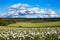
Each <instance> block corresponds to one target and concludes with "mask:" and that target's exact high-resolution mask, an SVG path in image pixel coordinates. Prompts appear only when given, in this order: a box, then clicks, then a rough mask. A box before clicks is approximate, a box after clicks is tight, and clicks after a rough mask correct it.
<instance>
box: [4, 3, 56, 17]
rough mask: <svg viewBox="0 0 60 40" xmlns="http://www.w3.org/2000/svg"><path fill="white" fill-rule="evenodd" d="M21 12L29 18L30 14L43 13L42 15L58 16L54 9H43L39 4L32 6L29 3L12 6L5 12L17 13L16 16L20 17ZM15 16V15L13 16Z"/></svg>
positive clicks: (9, 13) (8, 13)
mask: <svg viewBox="0 0 60 40" xmlns="http://www.w3.org/2000/svg"><path fill="white" fill-rule="evenodd" d="M19 12H20V14H26V15H25V16H24V17H28V18H31V17H32V16H31V15H30V14H43V15H42V17H49V16H50V17H56V16H57V14H56V12H55V11H53V10H52V9H44V8H43V9H41V8H39V7H38V6H37V7H31V6H30V5H28V4H21V3H19V4H14V5H12V6H10V7H9V9H8V12H6V14H4V15H17V16H16V17H18V14H19ZM27 14H28V15H27ZM46 14H48V15H46ZM13 17H15V16H13ZM21 17H22V16H21ZM36 17H38V16H36ZM40 17H41V16H40Z"/></svg>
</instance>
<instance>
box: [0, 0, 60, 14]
mask: <svg viewBox="0 0 60 40" xmlns="http://www.w3.org/2000/svg"><path fill="white" fill-rule="evenodd" d="M18 3H22V4H29V5H30V6H32V7H35V6H38V7H39V8H47V9H53V10H54V11H55V12H58V11H60V0H0V14H2V13H4V12H5V11H6V10H7V9H8V7H10V6H11V5H14V4H18Z"/></svg>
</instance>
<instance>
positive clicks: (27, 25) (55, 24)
mask: <svg viewBox="0 0 60 40" xmlns="http://www.w3.org/2000/svg"><path fill="white" fill-rule="evenodd" d="M7 26H10V27H15V26H16V27H18V26H19V27H48V26H49V27H52V26H53V27H55V26H60V21H57V22H42V23H32V22H18V23H13V24H9V25H7Z"/></svg>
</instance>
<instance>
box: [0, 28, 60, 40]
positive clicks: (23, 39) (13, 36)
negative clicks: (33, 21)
mask: <svg viewBox="0 0 60 40" xmlns="http://www.w3.org/2000/svg"><path fill="white" fill-rule="evenodd" d="M0 40H60V27H57V28H56V27H55V28H54V27H48V28H19V27H0Z"/></svg>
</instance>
